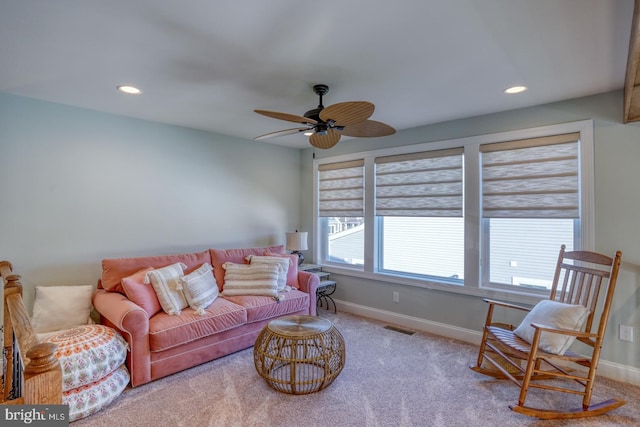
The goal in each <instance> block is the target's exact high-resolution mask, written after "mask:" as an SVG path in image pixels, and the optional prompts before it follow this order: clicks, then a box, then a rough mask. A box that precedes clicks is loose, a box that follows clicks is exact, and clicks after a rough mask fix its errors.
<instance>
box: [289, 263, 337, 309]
mask: <svg viewBox="0 0 640 427" xmlns="http://www.w3.org/2000/svg"><path fill="white" fill-rule="evenodd" d="M298 270H302V271H308V272H309V273H313V274H315V275H316V276H318V277H319V278H320V285H319V286H318V289H317V291H316V305H317V306H318V307H321V308H326V309H327V310H330V309H331V306H333V312H334V313H337V308H336V302H335V301H334V300H333V297H332V296H331V295H333V293H334V292H335V291H336V282H335V280H331V279H329V274H330V273H328V272H326V271H322V266H321V265H317V264H300V265H299V266H298Z"/></svg>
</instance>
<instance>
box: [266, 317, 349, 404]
mask: <svg viewBox="0 0 640 427" xmlns="http://www.w3.org/2000/svg"><path fill="white" fill-rule="evenodd" d="M253 360H254V365H255V367H256V371H257V372H258V374H259V375H260V376H261V377H262V378H264V380H265V381H266V382H267V384H268V385H269V386H270V387H272V388H273V389H275V390H278V391H281V392H283V393H290V394H309V393H314V392H316V391H320V390H322V389H324V388H325V387H327V386H328V385H329V384H331V383H332V382H333V380H335V379H336V377H337V376H338V375H339V374H340V372H341V371H342V368H343V367H344V362H345V343H344V338H343V337H342V335H341V334H340V332H339V331H338V330H337V329H336V327H335V326H334V325H333V323H331V322H330V321H328V320H326V319H321V318H319V317H315V316H284V317H281V318H278V319H275V320H272V321H271V322H269V323H268V324H267V326H265V327H264V328H263V329H262V331H261V332H260V334H259V335H258V338H257V339H256V343H255V345H254V347H253Z"/></svg>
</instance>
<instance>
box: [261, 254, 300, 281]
mask: <svg viewBox="0 0 640 427" xmlns="http://www.w3.org/2000/svg"><path fill="white" fill-rule="evenodd" d="M264 255H265V256H277V257H282V258H289V269H288V270H287V286H289V287H290V288H293V289H299V288H300V285H299V284H298V255H296V254H278V253H275V252H265V253H264Z"/></svg>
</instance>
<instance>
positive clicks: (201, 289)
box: [180, 263, 218, 315]
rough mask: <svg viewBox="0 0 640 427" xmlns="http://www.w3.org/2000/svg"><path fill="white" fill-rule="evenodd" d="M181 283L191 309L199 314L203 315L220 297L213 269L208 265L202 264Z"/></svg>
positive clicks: (182, 279)
mask: <svg viewBox="0 0 640 427" xmlns="http://www.w3.org/2000/svg"><path fill="white" fill-rule="evenodd" d="M180 281H181V282H182V291H183V292H184V296H185V297H186V298H187V302H188V303H189V307H191V308H193V309H194V310H195V311H196V313H197V314H200V315H203V314H204V309H205V308H207V307H209V306H210V305H211V304H212V303H213V301H215V299H216V298H217V297H218V285H217V284H216V279H214V277H213V268H212V267H211V265H210V264H208V263H204V264H202V265H201V266H200V267H199V268H198V269H197V270H194V271H192V272H191V273H189V274H187V275H185V276H184V277H183V278H181V279H180Z"/></svg>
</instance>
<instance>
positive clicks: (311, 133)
mask: <svg viewBox="0 0 640 427" xmlns="http://www.w3.org/2000/svg"><path fill="white" fill-rule="evenodd" d="M303 135H304V136H311V135H313V129H312V130H308V131H306V132H304V133H303Z"/></svg>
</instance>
